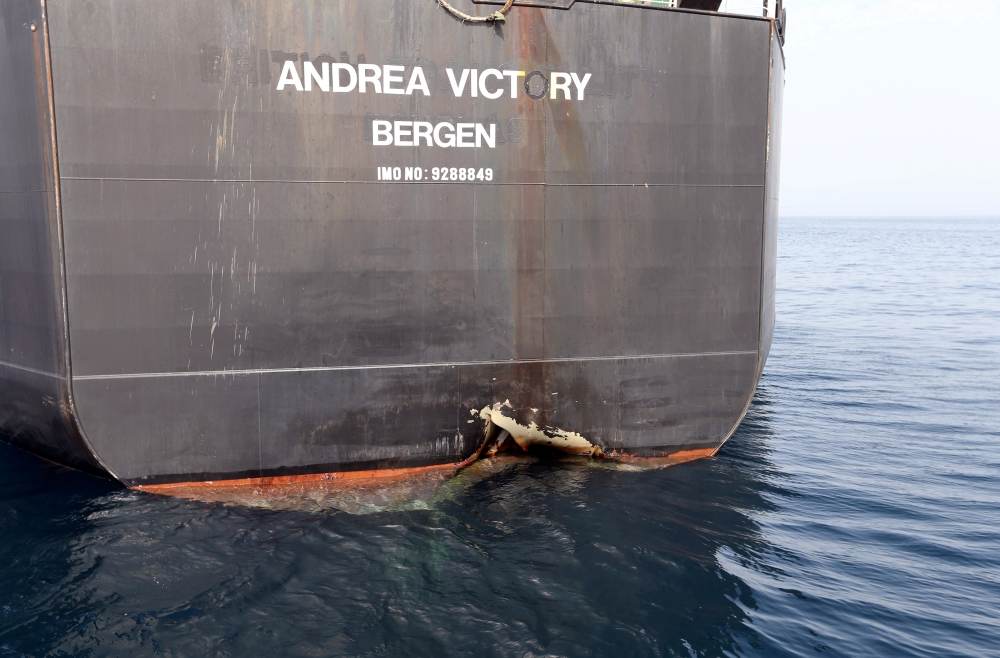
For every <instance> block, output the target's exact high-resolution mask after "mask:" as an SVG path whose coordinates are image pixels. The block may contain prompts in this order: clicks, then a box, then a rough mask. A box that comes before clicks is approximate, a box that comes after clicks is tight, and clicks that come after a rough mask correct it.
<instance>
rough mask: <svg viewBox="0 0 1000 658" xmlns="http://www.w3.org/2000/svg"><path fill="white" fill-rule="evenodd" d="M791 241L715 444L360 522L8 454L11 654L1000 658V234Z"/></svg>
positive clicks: (799, 236) (503, 475) (567, 464)
mask: <svg viewBox="0 0 1000 658" xmlns="http://www.w3.org/2000/svg"><path fill="white" fill-rule="evenodd" d="M779 235H780V237H779V253H780V256H779V275H778V286H779V291H778V323H777V330H776V335H775V340H774V347H773V349H772V352H771V358H770V361H769V362H768V365H767V368H766V370H765V373H764V378H763V381H762V383H761V386H760V389H759V392H758V395H757V398H756V400H755V402H754V404H753V406H752V407H751V409H750V413H749V414H748V416H747V419H746V421H745V422H744V424H743V426H742V427H741V428H740V430H739V431H738V432H737V434H736V435H735V436H734V438H733V439H732V440H731V441H730V442H729V443H728V444H727V445H726V447H725V448H724V449H723V450H722V452H721V453H720V455H719V456H718V457H717V458H715V459H712V460H702V461H699V462H694V463H690V464H685V465H682V466H675V467H672V468H668V469H665V470H658V471H646V472H638V473H636V472H621V471H614V470H607V469H598V468H593V467H591V466H590V465H589V464H588V462H587V461H586V460H576V459H568V458H567V459H558V460H535V461H524V462H518V463H516V464H511V465H508V466H506V467H505V468H498V469H495V472H492V473H480V474H479V475H478V476H475V477H473V476H469V477H465V478H459V479H458V480H455V481H451V482H449V483H447V485H446V486H444V487H443V488H441V489H439V490H438V492H437V493H436V494H434V495H433V496H430V497H428V499H427V500H426V501H425V503H426V504H423V503H421V504H419V505H410V507H411V509H406V510H396V511H385V512H380V513H373V514H365V515H354V514H346V513H342V512H335V511H325V512H319V513H308V512H300V511H274V510H263V509H254V508H248V507H242V506H224V505H213V504H206V503H198V502H190V501H185V500H179V499H171V498H163V497H156V496H150V495H145V494H139V493H133V492H127V491H121V490H119V489H116V488H114V487H113V486H111V485H108V484H105V483H103V482H101V481H99V480H96V479H93V478H89V477H87V476H84V475H81V474H79V473H75V472H72V471H65V470H61V469H58V468H55V467H52V466H50V465H47V464H45V463H43V462H40V461H39V460H37V459H35V458H33V457H31V456H29V455H27V454H25V453H22V452H20V451H18V450H15V449H13V448H10V447H8V446H5V445H0V569H2V570H0V656H20V655H23V654H26V655H33V656H42V655H79V656H88V655H89V656H121V655H146V654H153V653H157V652H160V653H163V654H165V655H175V656H215V655H225V656H248V655H249V656H255V655H272V656H284V655H303V656H328V655H407V656H451V655H456V656H459V655H461V656H464V655H469V656H472V655H475V656H526V655H536V656H537V655H572V656H586V655H603V656H607V655H613V656H647V655H649V656H653V655H678V656H691V655H708V656H711V655H723V654H751V655H752V654H764V655H814V654H815V653H816V652H817V651H818V652H823V653H826V654H828V655H852V656H868V655H883V656H942V655H969V656H983V655H997V654H998V652H1000V649H998V647H1000V630H998V621H997V619H998V616H1000V383H998V373H1000V221H969V220H950V221H942V220H934V221H931V220H909V221H895V220H894V221H890V220H867V221H846V220H783V222H782V225H781V229H780V234H779ZM413 507H418V508H419V507H426V509H412V508H413Z"/></svg>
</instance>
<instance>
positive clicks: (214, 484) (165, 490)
mask: <svg viewBox="0 0 1000 658" xmlns="http://www.w3.org/2000/svg"><path fill="white" fill-rule="evenodd" d="M715 451H716V449H715V448H704V449H701V450H679V451H678V452H673V453H670V454H664V455H663V456H662V457H640V456H635V455H628V454H611V455H607V458H608V459H611V460H620V461H646V460H649V461H656V460H669V461H672V462H676V463H681V462H687V461H692V460H695V459H701V458H703V457H711V456H712V455H713V454H714V453H715ZM468 461H469V460H466V461H463V462H457V463H452V464H433V465H431V466H412V467H408V468H381V469H375V470H368V471H335V472H331V473H309V474H306V475H278V476H272V477H264V478H259V477H257V478H241V479H235V480H192V481H188V482H172V483H169V484H139V485H136V486H134V487H132V488H133V489H136V490H138V491H145V492H148V493H155V494H165V495H170V494H171V493H174V492H180V491H183V490H187V491H190V490H191V489H195V488H213V489H217V488H239V487H267V486H281V485H295V484H307V483H310V482H333V481H337V480H340V481H355V482H356V481H358V480H376V479H384V478H399V477H406V476H410V475H417V474H419V473H431V472H434V471H457V470H458V469H460V468H462V467H463V466H466V465H467V463H468Z"/></svg>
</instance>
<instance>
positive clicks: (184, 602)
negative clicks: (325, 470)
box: [0, 389, 789, 656]
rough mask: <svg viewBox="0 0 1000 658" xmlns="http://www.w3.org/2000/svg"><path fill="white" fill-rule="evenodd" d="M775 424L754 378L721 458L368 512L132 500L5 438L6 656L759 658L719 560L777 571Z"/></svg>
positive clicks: (0, 606)
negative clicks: (764, 518) (737, 657)
mask: <svg viewBox="0 0 1000 658" xmlns="http://www.w3.org/2000/svg"><path fill="white" fill-rule="evenodd" d="M769 417H770V412H769V403H768V395H767V391H766V389H762V390H761V391H760V392H759V394H758V396H757V399H756V400H755V402H754V404H753V406H752V407H751V410H750V413H749V415H748V417H747V419H746V421H745V422H744V423H743V425H742V427H741V428H740V430H739V431H738V432H737V434H736V436H734V438H733V439H732V440H731V441H730V442H729V444H727V446H726V447H725V448H724V449H723V451H722V452H721V453H720V455H719V456H718V457H717V458H715V459H710V460H702V461H699V462H692V463H688V464H684V465H680V466H674V467H671V468H666V469H662V470H654V471H645V472H621V471H615V470H608V469H601V468H595V467H593V466H592V465H591V464H590V463H589V462H588V461H586V460H578V459H573V458H562V459H533V460H525V461H520V462H517V463H514V464H512V465H509V466H507V467H505V468H503V469H499V470H498V471H497V472H494V473H491V474H486V475H483V476H481V477H465V478H463V477H462V476H460V477H458V478H456V479H455V480H453V481H451V482H450V483H449V484H448V486H447V487H445V488H444V489H443V491H442V492H441V493H440V494H439V495H438V496H437V498H435V499H434V501H433V502H432V504H431V505H430V507H429V509H425V510H405V511H404V510H396V511H386V512H382V513H377V514H369V515H363V516H358V515H351V514H345V513H338V512H334V511H328V512H323V513H318V514H307V513H303V512H294V511H273V510H261V509H252V508H246V507H240V506H226V505H220V504H206V503H197V502H191V501H186V500H181V499H174V498H166V497H159V496H151V495H146V494H141V493H135V492H130V491H123V490H121V489H117V488H115V487H114V486H113V485H110V484H106V483H103V482H101V481H99V480H96V479H93V478H90V477H87V476H84V475H80V474H78V473H75V472H71V471H64V470H61V469H58V468H56V467H52V466H50V465H48V464H45V463H44V462H40V461H38V460H36V459H35V458H33V457H31V456H30V455H27V454H25V453H22V452H20V451H18V450H16V449H13V448H10V447H7V446H0V524H2V528H0V531H2V536H3V540H2V543H0V561H2V564H3V565H4V569H3V574H2V576H0V656H19V655H32V656H43V655H78V656H115V655H124V654H129V655H144V654H147V653H156V652H163V653H165V654H167V655H190V656H194V655H197V656H205V655H259V654H262V653H264V652H269V653H272V654H275V655H366V654H388V655H402V654H405V655H434V656H440V655H477V656H482V655H485V656H507V655H518V656H520V655H612V654H613V655H616V656H619V655H622V656H629V655H633V656H645V655H650V656H652V655H680V656H687V655H693V654H695V653H697V654H698V655H721V654H725V653H741V652H743V651H744V650H751V651H752V650H753V649H754V648H761V643H762V639H761V638H760V637H758V636H757V635H755V633H754V631H753V629H752V626H751V623H750V615H752V614H753V611H754V610H755V607H756V602H755V600H754V593H753V592H752V591H751V589H750V588H749V587H748V586H747V584H746V583H745V582H744V581H743V580H741V579H740V578H739V577H738V576H735V575H733V574H732V573H730V572H729V571H727V570H726V568H725V566H724V565H725V564H726V563H727V562H729V561H731V560H737V561H738V562H739V563H740V564H741V565H742V568H753V569H757V570H759V571H766V570H767V567H765V566H763V565H764V564H765V563H771V564H773V563H774V562H776V561H775V560H774V559H773V558H774V556H775V552H776V549H775V548H774V547H773V546H771V545H769V544H768V542H767V541H766V539H765V538H764V537H763V535H762V533H761V530H760V528H759V526H758V522H757V520H755V519H756V518H757V517H759V516H760V515H761V514H764V513H768V512H771V511H774V510H775V509H776V507H775V506H776V505H777V504H778V503H779V502H780V500H781V499H782V498H783V497H785V496H788V495H789V494H788V492H787V491H786V490H785V489H784V488H783V481H784V478H785V476H784V475H783V474H782V473H781V472H779V471H778V470H777V469H776V468H775V467H774V466H773V465H772V464H771V463H770V461H769V458H768V451H769V447H768V446H769V440H770V435H771V430H770V426H769V423H770V420H769ZM778 562H780V560H778Z"/></svg>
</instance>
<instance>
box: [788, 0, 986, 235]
mask: <svg viewBox="0 0 1000 658" xmlns="http://www.w3.org/2000/svg"><path fill="white" fill-rule="evenodd" d="M785 6H786V8H787V12H788V38H787V41H786V44H785V55H786V60H787V70H786V73H785V100H784V125H783V133H782V141H783V143H782V156H781V157H782V160H781V211H780V212H781V215H782V216H786V217H788V216H827V215H829V216H951V217H954V216H1000V0H872V1H856V2H846V1H843V0H785Z"/></svg>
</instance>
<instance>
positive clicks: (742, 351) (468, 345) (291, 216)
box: [0, 0, 784, 486]
mask: <svg viewBox="0 0 1000 658" xmlns="http://www.w3.org/2000/svg"><path fill="white" fill-rule="evenodd" d="M454 4H456V5H457V6H461V7H463V8H464V9H465V10H467V11H469V12H470V13H484V12H485V11H486V10H487V9H486V8H487V7H490V6H489V5H485V6H478V5H474V4H472V3H471V2H465V3H462V2H456V3H454ZM524 4H529V5H530V3H524ZM569 4H571V5H572V6H571V7H570V8H569V9H548V8H542V7H535V6H522V4H521V3H519V4H517V5H515V6H514V7H512V8H511V10H510V11H509V13H508V14H507V18H506V22H505V23H503V24H496V25H486V24H467V23H463V22H461V21H459V20H456V19H455V18H454V17H452V16H451V15H449V14H448V13H447V12H445V11H444V10H443V9H442V8H440V7H439V6H438V5H437V3H436V2H434V1H433V0H367V1H366V2H354V1H349V0H322V1H320V0H284V1H282V2H273V1H267V2H265V1H264V0H259V1H256V2H254V1H251V2H248V3H242V4H232V3H229V2H217V1H211V2H190V1H188V0H171V1H168V2H163V1H162V0H157V1H156V2H153V1H152V0H95V1H94V2H88V3H75V2H68V1H66V0H49V2H47V3H46V5H47V9H45V11H47V12H48V14H47V15H44V14H43V8H41V7H40V6H39V5H38V3H37V2H35V1H34V0H10V1H9V2H4V4H3V5H2V7H0V20H2V23H3V30H2V31H0V88H2V89H4V91H5V93H4V94H2V95H0V112H2V122H0V172H2V174H3V175H2V176H0V349H2V353H0V434H2V437H3V439H4V440H7V441H10V442H12V443H14V444H16V445H19V446H22V447H24V448H26V449H28V450H31V451H33V452H35V453H37V454H40V455H42V456H44V457H47V458H49V459H52V460H55V461H58V462H60V463H63V464H67V465H70V466H74V467H76V468H81V469H84V470H87V471H90V472H93V473H98V474H104V475H108V476H111V477H114V478H116V479H118V480H120V481H122V482H124V483H126V484H128V485H131V486H141V485H167V484H170V483H179V482H197V481H207V480H223V479H225V480H241V479H242V480H247V481H250V482H253V481H261V482H263V481H265V480H264V478H288V477H291V476H303V477H305V478H306V479H308V478H309V477H315V476H316V475H315V474H320V473H344V472H350V471H378V470H380V469H406V468H418V467H425V466H432V465H447V464H456V463H460V462H463V461H466V460H469V459H470V458H472V457H473V456H475V455H476V454H477V451H478V450H480V449H481V448H482V447H483V444H484V441H485V439H486V437H487V434H489V435H490V436H491V437H494V438H495V437H497V436H500V435H501V434H502V433H503V432H505V431H506V432H508V433H509V434H510V436H511V438H512V439H513V440H515V441H517V443H519V444H521V445H522V446H525V447H526V446H527V445H528V444H529V443H534V444H537V443H541V444H545V445H549V446H552V447H555V448H562V449H567V450H569V451H571V452H576V453H578V454H592V455H598V454H603V455H614V456H617V457H619V458H625V459H627V458H633V457H634V458H650V457H661V458H662V457H666V458H667V459H668V461H669V460H671V459H672V460H673V461H682V460H684V459H687V458H690V457H691V456H701V455H706V454H711V453H712V452H713V451H714V450H716V449H718V448H719V446H721V445H722V444H723V443H724V442H725V441H726V439H727V438H728V437H729V436H730V435H731V434H732V432H733V431H734V430H735V428H736V427H737V425H738V424H739V422H740V420H741V419H742V417H743V414H744V413H745V411H746V409H747V407H748V405H749V403H750V399H751V397H752V396H753V393H754V389H755V387H756V384H757V381H758V379H759V377H760V373H761V369H762V368H763V365H764V362H765V360H766V358H767V353H768V349H769V347H770V342H771V336H772V333H773V323H774V275H775V236H776V225H777V189H778V184H777V180H778V179H777V175H778V164H777V155H778V150H779V149H778V132H779V131H778V129H779V126H780V113H781V112H780V108H781V92H782V84H783V82H782V78H783V71H784V65H783V59H782V57H783V56H782V53H781V45H780V42H779V39H778V37H777V35H776V34H775V25H774V23H773V22H772V21H770V20H764V19H754V18H748V17H737V16H727V15H721V14H714V13H709V12H697V11H685V10H675V9H660V8H653V7H647V6H635V5H632V6H629V5H621V4H613V3H599V2H576V3H575V4H573V3H569ZM492 9H494V8H490V10H492ZM414 142H416V143H415V144H414ZM502 436H504V437H505V436H507V435H506V434H502ZM670 455H675V456H676V457H674V458H670V457H669V456H670ZM267 481H268V482H275V480H267Z"/></svg>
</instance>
